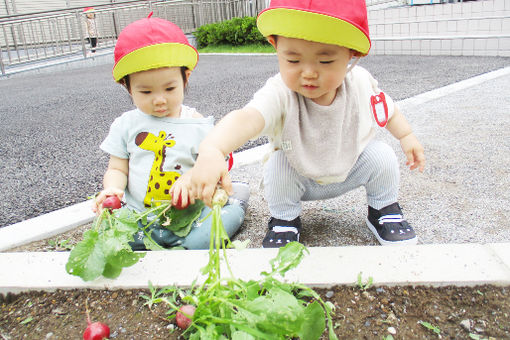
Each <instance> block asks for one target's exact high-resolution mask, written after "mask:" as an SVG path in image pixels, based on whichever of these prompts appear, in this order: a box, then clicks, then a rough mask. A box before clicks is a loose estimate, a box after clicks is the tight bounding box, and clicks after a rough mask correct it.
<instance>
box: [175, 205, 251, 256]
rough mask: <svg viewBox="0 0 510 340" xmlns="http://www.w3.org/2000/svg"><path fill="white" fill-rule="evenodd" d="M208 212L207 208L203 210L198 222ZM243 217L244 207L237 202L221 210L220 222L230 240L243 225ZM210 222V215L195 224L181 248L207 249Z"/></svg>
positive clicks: (209, 236)
mask: <svg viewBox="0 0 510 340" xmlns="http://www.w3.org/2000/svg"><path fill="white" fill-rule="evenodd" d="M209 211H210V209H209V208H205V209H204V211H203V212H202V216H201V217H200V218H199V221H201V220H202V219H203V218H204V217H205V216H207V214H208V213H209ZM244 215H245V207H243V206H242V205H241V204H240V203H239V202H235V201H234V202H233V203H230V201H229V204H227V205H225V206H224V207H223V208H222V209H221V221H222V223H223V228H224V229H225V232H226V233H227V235H228V237H229V238H232V236H234V235H235V233H236V232H237V231H238V230H239V228H240V227H241V225H242V224H243V221H244ZM212 220H213V219H212V215H210V216H209V217H208V218H207V219H205V220H203V221H202V222H195V223H194V225H193V227H192V228H191V231H190V233H189V234H188V236H186V238H185V239H184V242H183V243H182V246H183V247H184V248H186V249H208V248H209V244H210V239H211V228H212Z"/></svg>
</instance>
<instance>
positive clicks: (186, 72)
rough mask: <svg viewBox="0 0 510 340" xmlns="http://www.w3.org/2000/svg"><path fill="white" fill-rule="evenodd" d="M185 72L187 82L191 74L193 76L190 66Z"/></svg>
mask: <svg viewBox="0 0 510 340" xmlns="http://www.w3.org/2000/svg"><path fill="white" fill-rule="evenodd" d="M184 74H185V75H186V84H187V83H188V80H189V76H191V70H190V69H189V68H187V69H186V70H185V71H184Z"/></svg>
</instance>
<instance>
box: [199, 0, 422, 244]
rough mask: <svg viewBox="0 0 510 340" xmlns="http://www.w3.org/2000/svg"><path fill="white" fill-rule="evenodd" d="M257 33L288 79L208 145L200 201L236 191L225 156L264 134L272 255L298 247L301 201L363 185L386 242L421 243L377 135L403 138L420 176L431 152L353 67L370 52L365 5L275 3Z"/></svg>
mask: <svg viewBox="0 0 510 340" xmlns="http://www.w3.org/2000/svg"><path fill="white" fill-rule="evenodd" d="M257 26H258V28H259V30H260V32H261V33H262V34H263V35H264V36H265V37H266V38H267V40H268V41H269V42H270V43H271V45H273V47H274V48H275V49H276V54H277V57H278V63H279V69H280V72H279V73H278V74H277V75H275V76H273V77H272V78H270V79H269V80H268V81H267V82H266V84H265V85H264V87H262V88H261V89H260V90H259V91H258V92H256V93H255V95H254V97H253V99H252V100H251V101H250V102H249V103H248V104H247V105H246V106H245V107H244V108H242V109H240V110H235V111H233V112H231V113H229V114H227V115H226V116H225V117H224V118H223V119H222V120H221V121H220V122H219V123H218V125H217V126H216V127H215V128H214V129H213V131H212V132H211V134H209V135H208V137H206V139H205V140H204V141H203V142H202V143H201V145H200V149H199V155H200V156H199V157H198V159H197V162H196V164H195V166H194V168H193V170H192V174H193V175H192V181H191V183H190V184H191V186H192V187H193V188H195V190H196V195H197V197H198V198H201V199H203V200H204V202H206V204H209V202H210V198H211V195H212V192H213V189H214V187H215V186H216V184H217V183H218V182H219V181H221V183H222V185H223V186H224V187H225V188H226V189H227V192H228V191H229V190H230V186H229V184H230V181H229V179H228V172H227V170H226V168H225V165H224V164H223V162H222V160H223V157H224V155H225V154H227V153H228V152H230V151H231V150H234V149H236V148H238V147H239V146H241V145H242V144H243V143H245V142H247V141H248V140H249V139H252V138H256V137H259V136H263V135H264V136H267V137H268V138H269V141H270V144H271V146H272V152H271V154H270V155H269V156H268V159H267V161H266V162H265V164H264V172H263V176H264V178H263V179H264V191H265V199H266V201H267V203H268V206H269V212H270V214H271V218H270V220H269V224H268V228H269V229H268V231H267V234H266V236H265V238H264V239H263V241H262V246H263V247H281V246H284V245H286V244H287V243H288V242H291V241H299V236H300V232H301V230H302V226H301V220H300V214H301V202H302V201H310V200H322V199H328V198H333V197H337V196H340V195H342V194H344V193H346V192H348V191H350V190H353V189H355V188H358V187H360V186H363V187H365V189H366V194H367V201H368V202H367V203H368V216H367V218H366V224H367V226H368V227H369V228H370V230H371V231H372V232H373V233H374V235H375V237H376V238H377V240H378V241H379V242H380V243H381V244H383V245H403V244H416V243H417V237H416V234H415V231H414V230H413V228H412V227H411V225H410V224H409V223H408V222H407V221H406V220H405V219H404V217H403V215H402V211H401V208H400V206H399V204H398V202H397V196H398V189H399V164H398V162H397V158H396V155H395V153H394V151H393V150H392V148H391V147H390V146H388V145H387V144H385V143H383V142H381V141H377V140H375V139H374V135H375V133H376V130H377V129H378V128H379V127H385V128H386V129H387V130H388V131H389V132H390V133H391V134H392V135H393V136H394V137H395V138H396V139H398V140H399V141H400V144H401V147H402V150H403V151H404V153H405V155H406V157H407V163H406V165H407V166H409V167H410V169H411V170H413V169H419V171H423V170H424V166H425V157H424V151H423V147H422V146H421V144H420V143H419V142H418V139H417V138H416V136H415V135H414V134H413V131H412V129H411V127H410V125H409V124H408V122H407V120H406V119H405V118H404V116H403V115H402V113H401V112H400V111H399V109H398V107H397V106H396V105H395V103H394V102H393V100H392V99H391V98H390V96H388V95H387V94H386V93H384V92H382V91H381V90H380V89H379V88H378V84H377V81H376V80H375V79H374V78H373V77H372V76H371V75H370V73H369V72H368V71H366V70H365V69H363V68H362V67H359V66H354V65H355V63H356V61H357V60H359V58H360V57H362V56H365V55H366V54H368V52H369V50H370V37H369V30H368V22H367V10H366V5H365V0H335V1H331V0H272V1H271V4H270V6H269V7H268V8H267V9H265V10H263V11H262V12H261V13H260V14H259V16H258V18H257Z"/></svg>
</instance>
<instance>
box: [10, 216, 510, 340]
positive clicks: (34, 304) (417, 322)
mask: <svg viewBox="0 0 510 340" xmlns="http://www.w3.org/2000/svg"><path fill="white" fill-rule="evenodd" d="M87 228H88V226H84V227H81V228H77V229H75V230H73V231H70V232H68V233H65V234H62V235H59V236H57V237H54V238H52V239H50V240H42V241H38V242H34V243H31V244H29V245H24V246H21V247H17V248H15V249H11V250H9V251H65V250H68V247H70V246H72V245H74V244H75V243H76V242H78V241H80V240H81V238H82V233H83V231H84V230H86V229H87ZM316 291H318V292H319V293H320V294H321V296H322V297H323V299H325V300H329V301H331V302H332V303H334V305H335V306H336V314H335V316H334V321H333V322H334V325H335V332H336V334H337V335H338V337H339V338H340V339H389V338H387V336H389V335H390V334H393V338H394V339H435V338H440V337H439V336H438V335H437V334H436V333H435V332H434V330H432V329H430V328H427V327H426V326H424V325H423V324H422V323H421V322H428V323H429V324H431V325H433V326H435V327H437V330H438V331H440V335H441V338H445V339H510V287H497V286H493V285H484V286H477V287H455V286H445V287H439V288H438V287H435V288H434V287H424V286H416V287H412V286H398V287H387V286H373V287H370V288H368V289H366V290H363V289H361V287H359V286H358V285H356V284H355V283H353V286H336V287H333V288H331V289H316ZM148 294H149V291H148V290H115V291H112V290H70V291H61V290H58V291H55V292H30V293H23V294H18V295H9V296H4V297H2V296H0V304H1V318H0V339H1V340H7V339H9V340H17V339H34V340H36V339H37V340H40V339H66V340H68V339H81V338H82V334H83V331H84V330H85V328H86V326H87V323H86V316H85V305H86V301H87V304H88V306H89V310H90V315H91V319H92V321H101V322H105V323H107V324H108V325H109V326H110V328H111V333H112V335H111V339H136V340H140V339H178V338H179V334H180V332H179V331H178V330H175V326H174V323H173V321H168V320H165V312H166V311H167V308H166V307H165V306H163V305H158V306H156V307H153V310H152V311H151V310H149V308H148V307H147V306H146V305H144V302H145V300H144V299H142V298H141V296H143V295H148Z"/></svg>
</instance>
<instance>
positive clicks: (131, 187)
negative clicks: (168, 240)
mask: <svg viewBox="0 0 510 340" xmlns="http://www.w3.org/2000/svg"><path fill="white" fill-rule="evenodd" d="M194 112H196V111H195V109H193V108H190V107H187V106H185V105H183V106H182V111H181V117H180V118H168V117H163V118H160V117H154V116H151V115H148V114H145V113H143V112H142V111H140V110H138V109H135V110H132V111H128V112H125V113H123V114H122V115H121V116H120V117H118V118H116V119H115V121H114V122H113V124H112V125H111V127H110V132H109V133H108V136H107V137H106V139H105V140H104V141H103V143H101V146H100V147H101V149H102V150H103V151H105V152H107V153H109V154H110V155H113V156H116V157H119V158H123V159H129V175H128V184H127V188H126V191H125V200H126V203H127V207H128V208H130V209H135V210H137V211H142V210H144V209H145V208H146V207H148V206H150V205H151V202H152V201H153V200H154V201H157V200H168V199H170V195H169V190H170V188H171V186H172V185H173V183H175V181H176V180H177V179H178V178H179V177H180V176H181V175H182V174H184V173H185V172H186V171H188V170H189V169H191V168H192V167H193V165H194V164H195V160H196V158H197V155H198V147H199V145H200V142H201V141H202V140H203V139H204V137H205V136H206V134H207V133H208V132H209V131H210V130H211V129H212V128H213V125H214V118H213V117H212V116H210V117H206V118H191V117H192V116H193V113H194Z"/></svg>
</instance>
